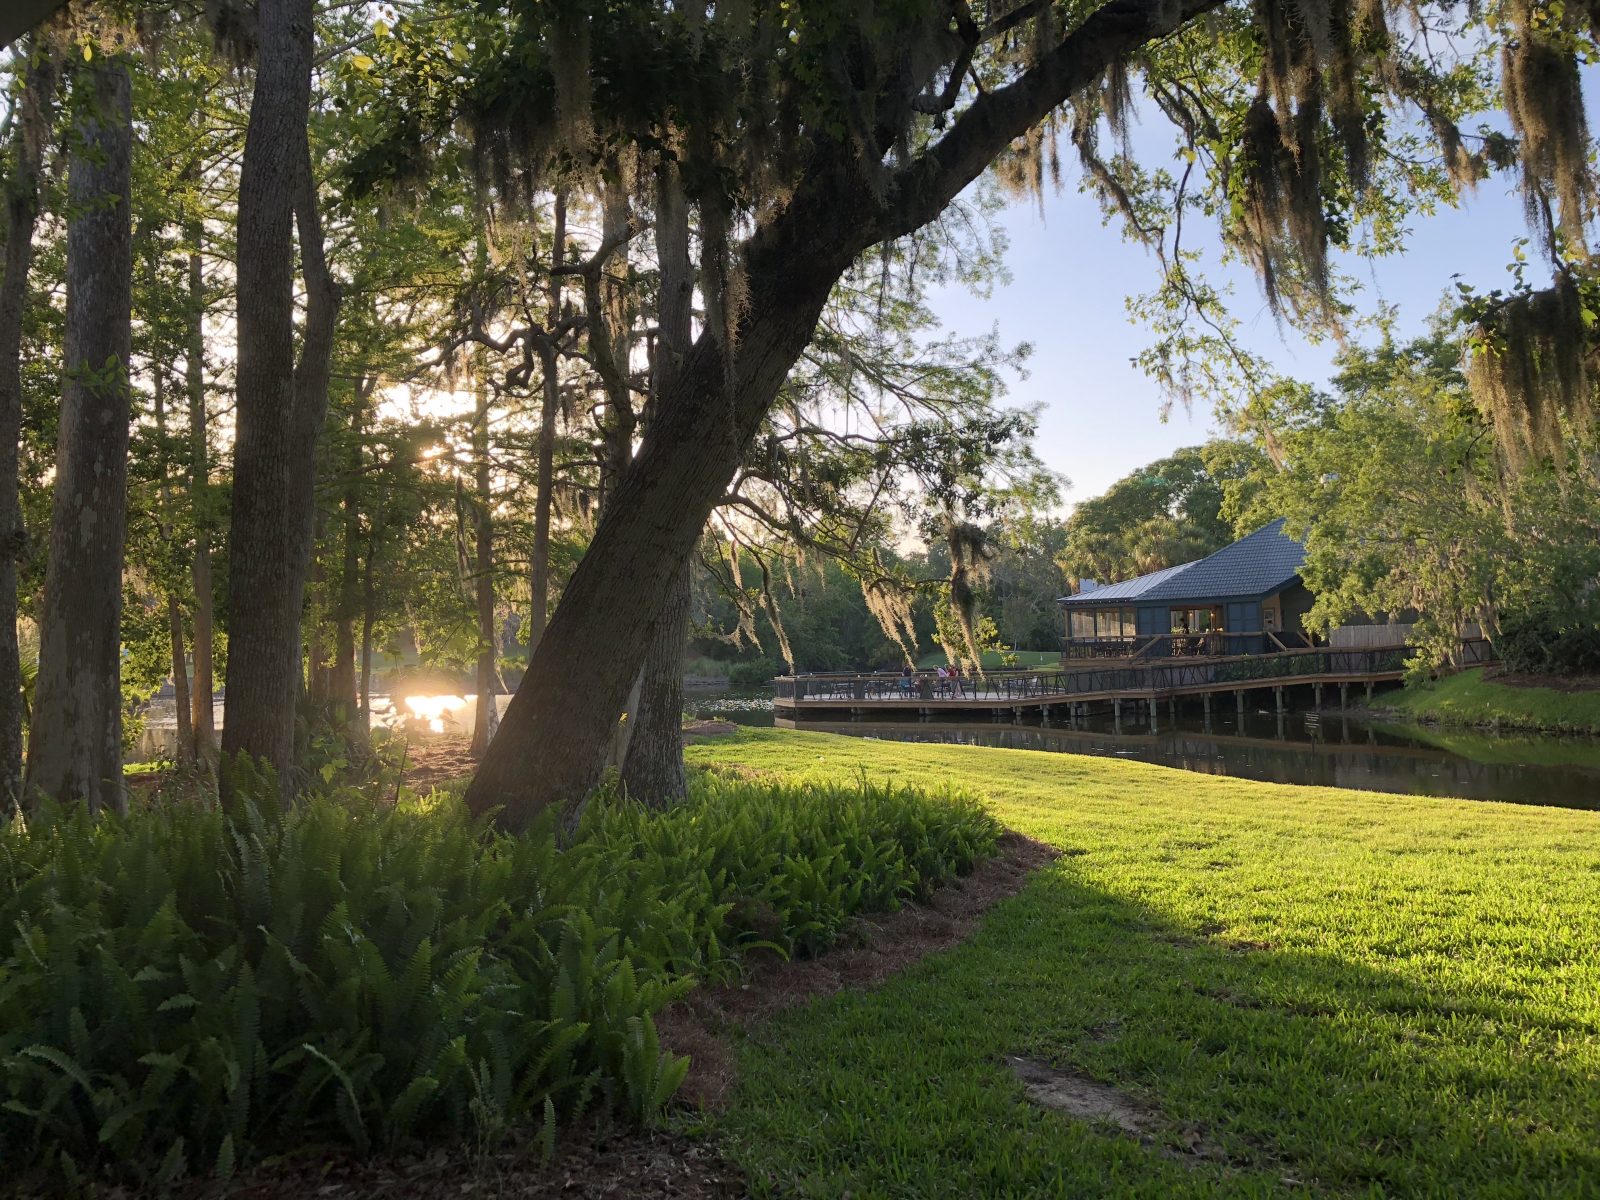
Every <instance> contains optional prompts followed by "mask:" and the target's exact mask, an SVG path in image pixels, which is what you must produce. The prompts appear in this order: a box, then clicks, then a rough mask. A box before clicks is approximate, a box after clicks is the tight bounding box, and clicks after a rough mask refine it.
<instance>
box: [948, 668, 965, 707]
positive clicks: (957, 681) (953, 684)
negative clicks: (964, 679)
mask: <svg viewBox="0 0 1600 1200" xmlns="http://www.w3.org/2000/svg"><path fill="white" fill-rule="evenodd" d="M950 693H951V695H953V696H956V697H958V698H960V699H962V700H965V699H966V698H967V694H966V692H965V691H963V690H962V687H961V664H960V663H951V664H950Z"/></svg>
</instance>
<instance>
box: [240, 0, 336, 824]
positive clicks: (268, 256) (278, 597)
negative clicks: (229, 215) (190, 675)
mask: <svg viewBox="0 0 1600 1200" xmlns="http://www.w3.org/2000/svg"><path fill="white" fill-rule="evenodd" d="M259 26H260V35H259V50H258V59H257V68H256V86H255V95H254V98H253V99H252V101H251V105H250V124H249V127H248V130H247V131H246V134H245V148H244V163H243V166H242V168H241V171H240V177H239V218H238V254H237V262H238V268H237V270H238V296H239V302H238V342H239V350H238V368H237V376H238V404H237V409H236V417H235V422H236V425H235V437H234V451H233V524H232V530H231V540H230V553H229V578H228V584H229V586H228V674H227V701H226V714H225V717H224V719H223V724H222V749H223V752H224V753H226V754H230V755H235V754H245V755H249V756H251V757H253V758H257V759H260V760H262V761H264V762H266V763H267V764H268V765H270V766H271V767H272V768H273V770H274V771H276V772H277V775H278V780H279V786H280V788H281V789H282V798H283V799H285V800H287V799H288V798H289V796H290V795H292V781H291V779H290V769H291V767H292V766H293V763H294V729H295V701H296V698H297V694H298V690H299V683H300V661H301V659H300V611H301V606H302V604H303V602H304V599H305V584H306V570H307V567H308V565H309V562H310V555H311V541H312V526H313V519H314V510H315V494H314V484H315V480H316V474H315V472H316V449H317V440H318V434H319V433H320V432H321V428H322V421H323V417H324V414H325V412H326V409H327V401H328V370H329V354H330V351H331V349H332V341H333V326H334V322H335V319H336V317H337V314H338V305H339V293H338V289H337V287H335V285H334V283H333V280H332V278H331V276H330V275H329V274H328V270H327V264H326V262H325V261H324V259H323V246H322V228H321V222H320V218H319V215H318V212H317V199H316V186H315V182H314V177H313V175H312V173H311V161H310V149H309V146H308V144H307V138H306V121H307V118H308V116H309V112H310V103H311V54H312V4H311V0H262V2H261V5H260V17H259ZM296 225H298V232H299V240H300V259H301V269H302V272H303V274H304V277H305V283H306V316H305V331H304V336H303V342H302V345H301V351H300V359H299V362H298V364H297V363H296V361H295V354H294V332H295V306H294V292H295V278H294V275H295V273H294V239H293V232H294V227H295V226H296Z"/></svg>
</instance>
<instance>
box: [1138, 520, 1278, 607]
mask: <svg viewBox="0 0 1600 1200" xmlns="http://www.w3.org/2000/svg"><path fill="white" fill-rule="evenodd" d="M1305 559H1306V550H1305V547H1304V546H1302V545H1301V544H1300V543H1299V542H1297V541H1295V540H1294V539H1293V538H1292V537H1290V536H1289V535H1288V534H1286V533H1284V532H1283V519H1282V518H1281V517H1280V518H1279V519H1278V520H1276V521H1272V522H1270V523H1268V524H1266V525H1263V526H1262V527H1261V528H1260V529H1258V530H1256V531H1255V532H1254V533H1252V534H1250V535H1249V536H1248V537H1242V538H1240V539H1239V540H1238V541H1237V542H1234V543H1233V545H1231V546H1224V547H1223V548H1222V549H1221V550H1218V551H1217V552H1216V553H1215V554H1213V555H1211V556H1210V557H1208V558H1202V559H1201V560H1200V561H1199V562H1195V563H1190V564H1189V568H1188V570H1186V571H1184V572H1183V573H1182V574H1181V575H1178V576H1176V577H1174V578H1172V579H1169V580H1163V581H1162V582H1161V583H1160V584H1159V585H1157V586H1156V587H1154V588H1152V589H1150V590H1149V591H1148V592H1146V593H1145V594H1144V596H1143V599H1146V600H1210V599H1214V598H1218V597H1222V596H1264V595H1266V594H1267V593H1269V592H1275V591H1277V590H1278V589H1279V588H1281V587H1284V586H1285V585H1287V584H1289V583H1292V582H1293V581H1294V580H1295V579H1296V577H1298V576H1299V574H1300V565H1301V564H1302V563H1303V562H1305Z"/></svg>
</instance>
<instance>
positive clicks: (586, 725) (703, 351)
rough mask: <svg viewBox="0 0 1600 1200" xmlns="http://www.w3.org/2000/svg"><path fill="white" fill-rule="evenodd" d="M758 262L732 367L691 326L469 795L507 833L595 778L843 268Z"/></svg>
mask: <svg viewBox="0 0 1600 1200" xmlns="http://www.w3.org/2000/svg"><path fill="white" fill-rule="evenodd" d="M821 244H822V245H824V246H825V245H826V244H827V243H826V242H823V243H821ZM766 257H767V258H769V259H771V260H775V261H771V262H770V265H769V263H768V262H766V261H752V262H751V264H750V267H749V294H750V304H749V308H748V310H747V311H748V312H749V313H750V314H751V316H750V318H749V319H747V320H746V321H745V322H744V323H743V326H742V328H741V334H740V341H739V350H738V355H737V357H736V359H735V361H734V363H733V365H732V369H731V371H730V369H729V366H728V363H727V360H726V358H725V357H724V354H723V348H722V344H721V342H720V340H719V339H718V337H717V336H716V333H715V331H707V332H706V333H705V334H702V335H701V337H700V339H699V340H698V342H697V343H696V344H695V347H694V349H693V350H692V351H691V353H690V355H689V357H688V359H687V360H686V362H685V364H684V370H683V374H682V376H681V378H680V379H679V381H678V383H677V384H676V386H674V387H673V388H672V389H671V391H670V392H667V393H664V394H663V396H662V404H661V406H660V409H659V411H658V412H657V413H656V414H655V415H654V418H653V419H652V420H651V422H650V424H649V427H648V428H647V429H646V431H645V436H644V441H643V445H642V446H641V449H640V452H639V455H638V457H637V458H636V459H635V461H634V463H633V466H632V467H631V468H630V470H629V471H628V473H627V474H626V475H625V476H623V478H622V480H621V481H620V483H619V485H618V487H617V491H616V494H615V495H614V496H613V497H612V499H611V502H610V503H609V504H608V505H607V507H606V511H605V514H604V515H603V516H602V518H601V520H600V525H599V528H598V529H597V530H596V531H595V538H594V541H593V542H592V543H591V544H590V546H589V550H588V553H586V554H585V555H584V557H583V559H582V561H580V562H579V564H578V568H577V570H576V571H575V572H574V573H573V577H572V579H571V581H570V582H569V583H568V584H567V587H566V590H565V593H564V595H563V598H562V601H561V605H560V606H559V607H558V608H557V610H556V613H555V616H554V618H553V619H552V621H551V623H550V627H549V629H548V631H547V632H546V634H545V637H544V640H543V641H541V642H540V643H539V647H538V649H537V650H536V651H535V652H534V654H533V657H532V660H531V662H530V663H529V668H528V673H527V675H526V676H525V677H524V679H523V682H522V684H521V686H520V687H519V688H518V689H517V693H516V695H515V696H513V697H512V700H511V704H510V707H509V708H507V710H506V714H505V717H504V719H503V720H502V722H501V728H500V736H499V737H498V738H496V739H495V742H494V744H493V745H492V746H490V747H489V753H488V754H487V755H486V756H485V757H484V760H483V765H482V766H481V767H480V768H479V770H478V774H477V776H476V778H474V779H473V781H472V784H471V786H470V787H469V788H468V790H467V796H466V798H467V802H468V804H469V805H471V806H472V807H473V809H474V810H476V811H480V812H481V811H484V810H487V809H489V808H492V807H496V806H500V807H501V820H502V822H503V823H504V824H505V825H506V826H508V827H510V828H521V827H523V826H525V825H526V824H527V823H528V822H529V821H530V820H532V819H533V818H534V817H535V816H536V815H537V814H538V813H539V812H540V811H541V810H542V809H543V808H545V807H546V806H547V805H550V804H566V803H575V802H576V801H577V800H579V799H580V798H581V797H582V796H583V795H585V794H586V793H587V791H588V790H589V789H590V788H591V787H592V786H593V785H594V783H595V781H596V779H597V778H598V776H599V772H600V769H601V765H602V763H603V762H604V759H605V754H606V751H607V749H608V748H609V746H610V738H611V733H612V729H613V726H614V724H615V722H616V720H617V715H618V713H619V712H620V711H621V709H622V705H623V703H624V701H625V700H626V699H627V696H628V693H629V692H630V691H631V690H632V688H633V685H634V681H635V679H636V677H637V675H638V672H639V669H640V668H641V667H642V666H643V663H644V657H645V651H646V648H647V646H648V643H649V639H650V636H651V633H652V632H653V629H654V627H655V624H656V619H657V617H658V616H659V615H660V612H661V609H662V607H663V605H664V603H665V599H666V597H667V595H668V594H669V591H670V589H671V586H672V584H673V582H674V580H675V578H676V575H677V573H678V571H679V570H680V569H681V568H682V566H683V564H684V562H685V561H687V559H688V557H689V555H690V553H691V552H692V551H693V549H694V546H695V542H696V540H697V539H698V538H699V536H700V532H701V530H702V529H703V528H704V527H705V523H706V520H707V518H708V517H709V516H710V514H711V509H712V507H713V506H714V505H715V504H716V502H717V501H718V500H720V499H721V498H722V495H723V492H724V490H725V489H726V487H727V485H728V482H729V480H731V479H732V477H733V472H734V470H735V469H736V467H737V466H738V463H739V460H740V458H741V456H742V455H743V454H744V452H745V450H746V448H747V446H748V444H749V441H750V439H751V437H752V436H754V433H755V430H756V428H757V427H758V426H759V424H760V421H761V419H762V417H763V416H764V414H765V413H766V410H767V408H768V406H770V404H771V403H772V400H773V398H774V397H775V396H776V395H777V391H778V388H779V386H780V385H781V384H782V383H783V380H784V377H785V376H786V375H787V373H788V371H789V368H790V366H791V365H792V364H793V363H794V361H795V359H796V358H798V357H799V355H800V352H801V351H802V350H804V349H805V346H806V343H807V342H808V341H809V340H810V338H811V335H812V332H813V330H814V329H815V328H816V322H817V317H818V315H819V314H820V313H821V311H822V306H823V304H824V302H825V301H826V300H827V297H828V292H829V289H830V288H831V287H832V286H833V283H834V281H835V280H836V279H837V278H838V277H839V275H840V274H842V273H843V271H844V269H845V267H846V266H848V259H846V260H845V261H843V262H841V261H839V260H838V259H837V258H836V259H833V260H831V261H830V260H829V259H828V258H827V257H825V256H824V255H822V254H820V253H814V252H813V251H812V248H811V246H810V245H809V244H806V243H802V244H801V245H799V246H796V247H794V252H793V253H792V254H781V255H779V254H773V255H770V256H766ZM601 647H603V648H604V653H600V652H598V650H599V648H601Z"/></svg>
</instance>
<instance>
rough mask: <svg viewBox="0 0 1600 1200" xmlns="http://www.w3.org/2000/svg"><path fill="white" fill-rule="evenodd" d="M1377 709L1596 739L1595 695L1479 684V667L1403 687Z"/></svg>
mask: <svg viewBox="0 0 1600 1200" xmlns="http://www.w3.org/2000/svg"><path fill="white" fill-rule="evenodd" d="M1383 707H1384V708H1386V709H1392V710H1393V711H1395V712H1397V713H1401V714H1403V715H1405V716H1407V717H1410V718H1412V719H1414V720H1419V721H1438V722H1440V723H1441V724H1445V725H1498V726H1500V727H1501V728H1504V729H1547V730H1560V731H1563V732H1567V733H1592V734H1600V691H1596V692H1558V691H1556V690H1555V689H1554V688H1542V687H1512V686H1510V685H1509V684H1504V683H1496V682H1494V681H1493V680H1490V679H1485V678H1484V677H1483V669H1482V668H1481V667H1480V668H1477V669H1475V670H1471V671H1463V672H1461V673H1460V674H1459V675H1450V676H1447V677H1446V678H1444V679H1441V680H1438V681H1436V682H1433V683H1420V684H1408V685H1407V686H1406V687H1403V688H1401V689H1400V690H1399V691H1397V692H1391V693H1389V694H1388V695H1386V696H1385V697H1384V698H1383Z"/></svg>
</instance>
